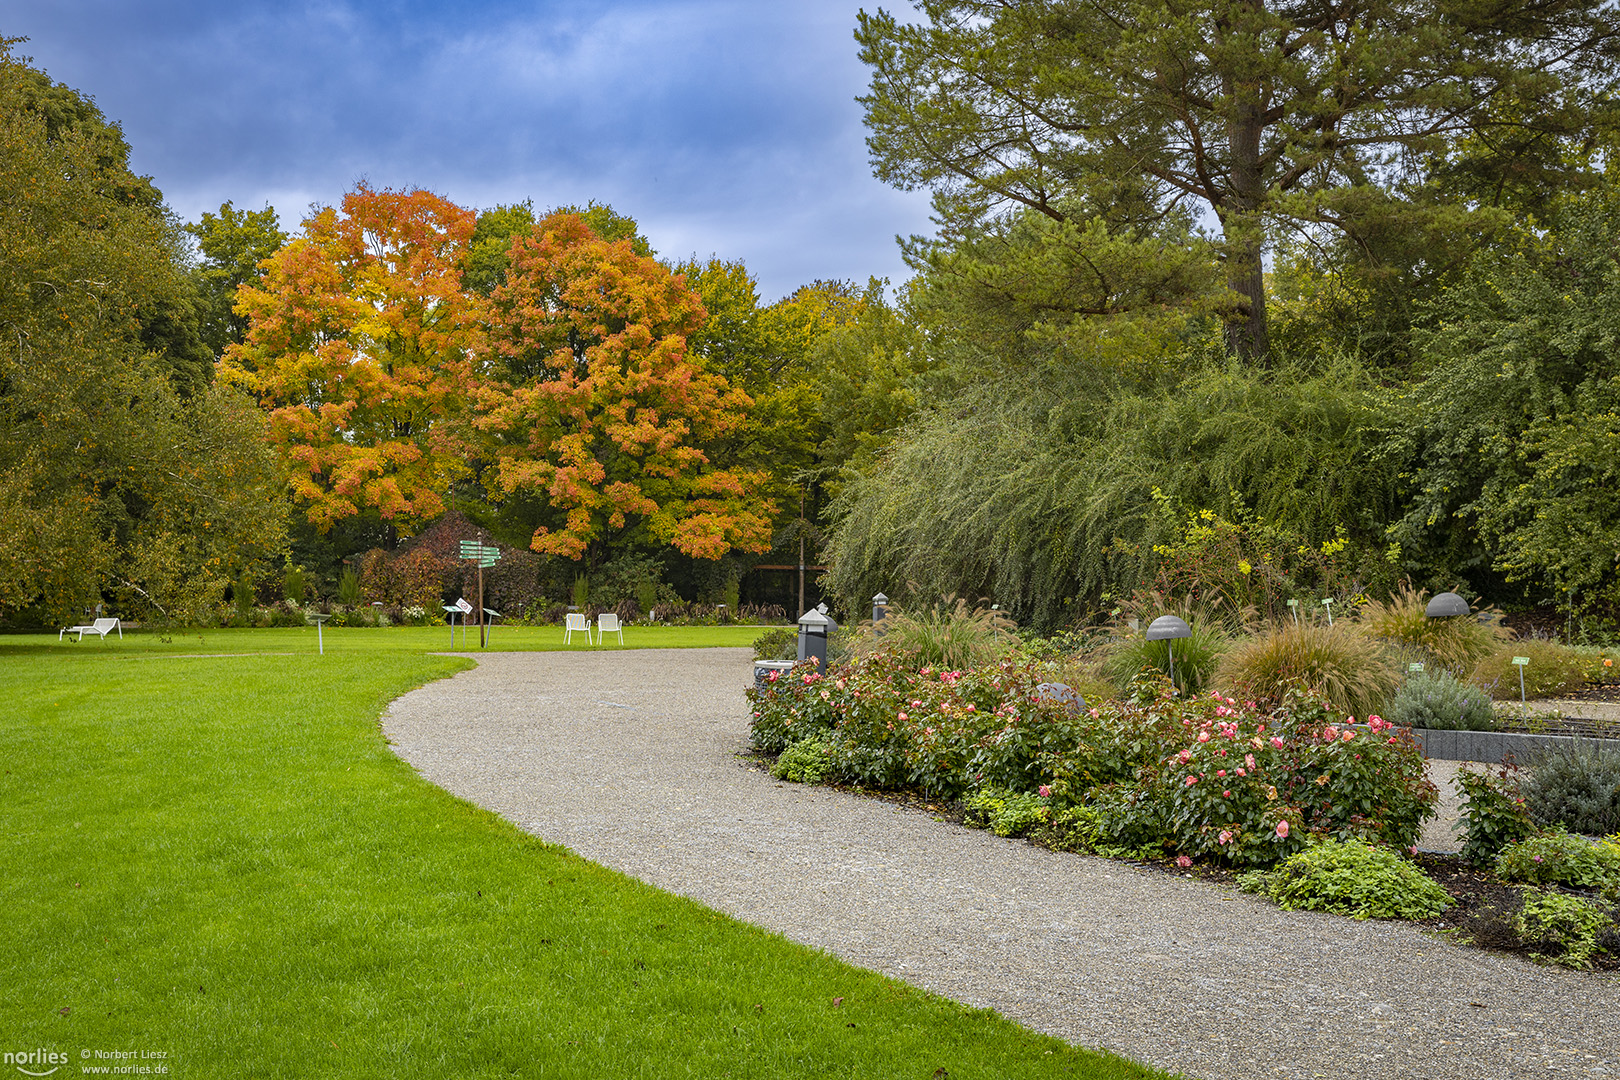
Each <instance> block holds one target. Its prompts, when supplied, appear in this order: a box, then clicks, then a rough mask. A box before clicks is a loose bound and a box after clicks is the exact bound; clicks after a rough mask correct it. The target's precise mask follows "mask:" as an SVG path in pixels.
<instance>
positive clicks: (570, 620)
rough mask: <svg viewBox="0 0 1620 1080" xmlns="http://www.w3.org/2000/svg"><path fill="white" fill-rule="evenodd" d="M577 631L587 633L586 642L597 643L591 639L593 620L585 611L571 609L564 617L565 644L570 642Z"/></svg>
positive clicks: (589, 643)
mask: <svg viewBox="0 0 1620 1080" xmlns="http://www.w3.org/2000/svg"><path fill="white" fill-rule="evenodd" d="M576 633H581V634H584V635H585V644H587V645H594V644H596V642H594V641H592V640H591V620H590V618H589V617H588V616H587V615H586V614H585V613H584V612H583V611H570V612H569V613H568V614H567V615H566V616H565V617H564V618H563V644H564V645H566V644H568V642H569V641H570V640H572V638H573V636H574V635H575V634H576Z"/></svg>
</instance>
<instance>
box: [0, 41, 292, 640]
mask: <svg viewBox="0 0 1620 1080" xmlns="http://www.w3.org/2000/svg"><path fill="white" fill-rule="evenodd" d="M42 80H43V76H42V75H41V74H40V73H39V72H37V71H35V70H33V69H32V68H29V67H28V66H27V65H26V64H25V63H23V62H22V61H20V60H18V59H16V58H14V57H13V56H12V55H11V53H10V43H0V536H3V537H4V539H3V540H0V614H4V616H5V617H7V618H10V619H19V620H23V621H47V622H49V621H55V622H60V621H62V620H66V619H71V618H77V617H78V615H79V613H80V611H81V610H82V608H84V607H85V606H88V605H91V604H94V603H96V602H98V601H100V600H101V599H103V597H104V596H106V595H109V594H110V595H114V596H119V597H121V599H122V600H123V601H124V603H125V604H126V606H125V608H124V609H123V611H122V612H121V613H123V614H126V615H129V614H133V615H142V614H148V615H153V616H156V617H160V618H161V617H170V618H176V619H186V618H195V617H197V616H198V614H199V613H201V612H204V611H205V610H206V609H207V608H208V607H209V606H210V605H211V604H212V603H214V602H215V601H217V599H218V596H219V595H220V594H221V593H222V592H223V589H224V586H225V583H226V582H227V581H228V580H229V579H230V578H231V577H232V576H234V574H235V573H236V572H237V571H238V570H239V569H241V568H242V567H244V566H247V565H249V564H251V563H254V562H256V561H260V560H262V559H264V558H266V557H268V556H269V555H271V554H273V553H274V552H275V551H276V550H278V548H279V547H280V545H281V542H282V537H283V536H284V521H283V517H284V501H283V498H282V487H281V484H280V482H279V480H278V479H277V478H276V477H275V476H274V474H273V472H266V470H265V466H266V465H267V464H268V463H269V460H270V459H268V458H267V457H266V456H265V448H264V445H263V442H262V440H261V438H260V426H259V425H260V419H259V417H258V416H257V413H256V412H255V411H254V410H252V409H251V408H250V407H248V406H247V405H246V403H245V402H244V401H243V400H242V399H241V398H240V397H239V396H238V395H235V394H234V393H232V392H231V391H228V390H226V389H223V388H215V387H211V386H209V384H208V381H207V380H206V378H201V377H192V375H191V373H190V372H189V371H188V368H187V366H186V365H187V364H189V363H190V361H191V356H190V354H189V353H184V354H182V357H181V360H180V361H179V362H176V360H175V357H174V356H173V355H172V354H169V353H165V352H162V351H159V350H157V349H155V348H154V347H153V344H152V343H153V340H154V335H153V333H152V330H153V326H154V323H155V321H157V320H154V318H153V313H154V312H161V311H163V310H165V308H164V305H166V304H173V305H178V306H179V307H182V308H183V307H184V305H185V303H186V302H187V300H188V298H189V296H190V293H189V288H190V285H189V281H188V279H187V275H186V270H185V250H184V244H183V243H182V240H181V236H180V235H179V231H178V230H177V229H176V228H174V227H173V225H172V223H171V221H170V219H169V217H168V216H167V214H166V213H164V212H162V206H161V201H160V200H159V201H157V202H156V204H155V208H154V202H153V199H152V198H149V197H147V195H146V187H145V186H143V185H141V184H132V183H131V182H130V180H129V176H130V174H129V172H128V168H127V163H126V162H125V161H124V160H122V158H121V157H120V154H121V153H127V149H125V150H120V149H119V148H121V147H122V146H123V144H122V142H121V140H118V141H116V142H114V141H112V140H111V139H110V137H109V135H108V131H109V130H113V131H116V129H113V128H110V125H106V124H105V123H98V124H84V125H81V126H75V124H74V123H70V122H67V121H66V120H63V119H62V117H64V116H65V117H68V118H69V119H71V118H72V117H74V116H79V117H83V116H88V115H91V114H90V112H88V111H87V110H88V109H89V108H90V107H89V106H88V105H85V106H84V108H81V109H80V110H78V111H77V112H75V110H74V109H72V108H70V107H69V106H68V105H67V104H65V102H67V98H68V97H69V96H70V95H71V94H72V92H71V91H68V90H66V88H62V87H50V93H49V94H48V95H45V99H46V100H47V101H48V103H50V104H51V107H50V108H46V109H41V108H36V107H35V105H36V104H37V103H38V102H39V101H40V100H41V91H40V88H41V85H42ZM44 85H47V86H48V85H49V84H48V83H45V84H44ZM58 114H59V115H58ZM99 115H100V114H99V113H95V114H94V117H99ZM132 192H133V194H132ZM157 336H158V337H159V338H160V337H161V335H157ZM182 344H183V345H184V344H186V343H184V342H182Z"/></svg>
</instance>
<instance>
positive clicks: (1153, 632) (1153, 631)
mask: <svg viewBox="0 0 1620 1080" xmlns="http://www.w3.org/2000/svg"><path fill="white" fill-rule="evenodd" d="M1184 637H1192V627H1190V626H1188V625H1187V624H1186V623H1185V622H1183V621H1182V620H1180V619H1178V618H1176V617H1175V616H1174V615H1160V616H1159V617H1158V618H1157V619H1154V620H1153V621H1152V622H1151V623H1149V624H1148V628H1147V639H1148V640H1149V641H1162V642H1164V647H1165V648H1166V649H1168V650H1170V686H1171V688H1172V689H1174V688H1175V685H1176V646H1175V640H1174V639H1176V638H1184Z"/></svg>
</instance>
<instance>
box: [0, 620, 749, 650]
mask: <svg viewBox="0 0 1620 1080" xmlns="http://www.w3.org/2000/svg"><path fill="white" fill-rule="evenodd" d="M769 629H770V627H767V626H627V627H625V630H624V644H623V645H620V644H619V636H618V635H617V634H611V635H609V636H608V638H607V640H606V641H605V642H603V643H602V644H601V645H587V644H585V639H584V638H583V637H581V636H580V635H579V634H575V635H574V636H573V640H572V642H571V643H570V644H568V645H564V644H563V631H562V628H561V627H558V626H495V627H494V628H492V629H491V630H490V631H489V644H488V650H487V651H491V652H552V651H556V650H561V649H577V650H580V651H591V650H602V649H621V648H622V649H711V648H716V647H720V646H735V647H738V648H747V647H749V646H751V645H753V643H754V639H755V638H757V637H759V635H761V634H763V633H764V632H765V631H766V630H769ZM320 644H324V647H325V649H326V652H327V654H328V655H343V654H346V653H365V654H376V653H383V652H389V653H425V652H478V651H479V648H478V628H477V627H476V626H473V627H468V628H467V630H466V632H465V633H463V632H462V631H461V630H459V629H458V630H457V631H456V635H455V643H454V645H452V644H451V640H450V628H449V627H447V626H390V627H383V628H375V627H334V626H327V627H324V628H322V630H321V632H320V634H319V636H317V634H316V630H315V627H313V626H299V627H280V628H275V629H265V630H248V629H240V630H232V629H201V630H125V631H124V636H123V637H122V638H120V637H119V636H118V635H117V634H116V633H114V634H113V635H112V636H110V637H107V638H98V637H96V636H95V635H94V634H91V635H90V636H88V637H86V638H85V639H84V640H83V641H74V640H73V638H72V636H71V635H70V636H68V637H66V638H63V639H61V640H58V638H57V636H56V634H55V632H51V633H47V634H5V635H0V656H8V655H31V654H37V655H55V654H60V655H63V656H76V657H82V656H89V655H109V656H127V655H151V654H164V653H167V654H170V655H174V656H184V655H191V654H196V653H236V654H249V653H299V654H304V653H309V654H314V653H315V651H316V649H317V647H318V645H320Z"/></svg>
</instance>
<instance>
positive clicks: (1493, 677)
mask: <svg viewBox="0 0 1620 1080" xmlns="http://www.w3.org/2000/svg"><path fill="white" fill-rule="evenodd" d="M1515 656H1527V657H1529V658H1530V663H1528V664H1526V665H1525V666H1524V667H1523V668H1522V669H1521V668H1520V667H1519V666H1518V665H1516V664H1514V663H1513V658H1514V657H1515ZM1521 671H1522V672H1523V674H1524V696H1525V697H1527V698H1549V697H1557V696H1558V695H1560V694H1565V693H1568V692H1569V691H1571V690H1579V689H1580V688H1581V687H1583V686H1585V685H1586V668H1585V665H1583V663H1582V662H1581V657H1580V654H1579V653H1577V652H1576V651H1575V650H1574V649H1571V648H1568V647H1567V646H1564V645H1560V644H1558V642H1556V641H1547V640H1545V639H1544V638H1522V639H1520V640H1518V641H1515V642H1513V643H1512V644H1510V645H1506V646H1503V647H1502V648H1500V649H1498V650H1497V651H1496V652H1494V653H1492V654H1491V655H1490V656H1487V657H1486V658H1485V659H1484V660H1481V661H1480V662H1479V666H1478V667H1476V668H1475V669H1474V674H1473V676H1472V677H1471V678H1470V680H1469V681H1470V682H1473V683H1477V684H1478V685H1480V686H1483V687H1485V688H1486V689H1488V690H1489V691H1490V694H1491V696H1492V697H1494V698H1496V700H1498V701H1510V700H1511V701H1517V700H1518V699H1519V674H1520V672H1521Z"/></svg>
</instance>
